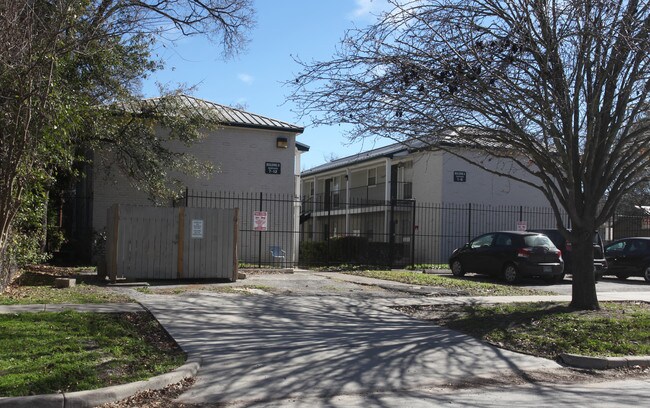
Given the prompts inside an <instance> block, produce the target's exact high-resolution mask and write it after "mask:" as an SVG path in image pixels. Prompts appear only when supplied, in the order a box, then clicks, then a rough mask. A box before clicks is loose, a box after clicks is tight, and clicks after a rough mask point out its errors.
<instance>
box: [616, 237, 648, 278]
mask: <svg viewBox="0 0 650 408" xmlns="http://www.w3.org/2000/svg"><path fill="white" fill-rule="evenodd" d="M605 258H607V272H606V273H605V274H606V275H616V277H617V278H619V279H627V278H629V277H630V276H643V278H644V279H645V280H646V282H650V238H647V237H646V238H644V237H638V238H624V239H619V240H618V241H614V242H612V243H611V244H609V245H607V246H606V247H605Z"/></svg>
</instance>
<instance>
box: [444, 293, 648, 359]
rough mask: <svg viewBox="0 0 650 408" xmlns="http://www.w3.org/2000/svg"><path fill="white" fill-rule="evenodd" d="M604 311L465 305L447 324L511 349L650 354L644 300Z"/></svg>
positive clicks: (549, 353)
mask: <svg viewBox="0 0 650 408" xmlns="http://www.w3.org/2000/svg"><path fill="white" fill-rule="evenodd" d="M601 307H602V309H601V310H600V311H590V312H585V311H577V310H575V309H571V308H569V307H567V306H566V305H563V304H558V303H524V304H522V303H514V304H505V305H492V306H487V305H486V306H465V307H464V308H463V311H462V312H463V313H461V314H457V315H452V314H450V315H451V316H454V317H452V318H451V319H446V320H445V321H444V324H445V325H446V326H448V327H451V328H453V329H456V330H460V331H464V332H466V333H470V334H472V335H474V336H477V337H479V338H482V339H485V340H488V341H490V342H493V343H496V344H500V345H503V346H504V347H506V348H508V349H512V350H515V351H521V352H525V353H530V354H535V355H539V356H543V357H547V358H555V357H557V355H558V354H560V353H573V354H581V355H590V356H629V355H650V342H648V339H649V338H650V308H649V307H648V305H647V304H645V303H630V302H620V303H614V302H603V303H601Z"/></svg>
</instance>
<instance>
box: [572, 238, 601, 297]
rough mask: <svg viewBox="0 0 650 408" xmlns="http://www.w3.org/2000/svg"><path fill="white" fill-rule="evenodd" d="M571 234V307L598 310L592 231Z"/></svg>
mask: <svg viewBox="0 0 650 408" xmlns="http://www.w3.org/2000/svg"><path fill="white" fill-rule="evenodd" d="M573 232H574V234H572V235H573V236H574V237H575V238H574V240H572V251H571V254H572V256H573V258H572V261H573V271H572V273H573V283H572V299H571V305H570V306H571V307H572V308H574V309H579V310H599V309H600V306H599V304H598V297H597V295H596V277H595V275H594V248H593V231H592V232H591V233H589V232H584V233H579V232H578V233H576V232H577V231H573Z"/></svg>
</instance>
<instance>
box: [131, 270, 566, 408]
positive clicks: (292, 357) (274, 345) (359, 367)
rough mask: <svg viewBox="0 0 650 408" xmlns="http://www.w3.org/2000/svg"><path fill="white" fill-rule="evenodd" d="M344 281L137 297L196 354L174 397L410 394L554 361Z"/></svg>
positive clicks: (546, 366) (520, 373)
mask: <svg viewBox="0 0 650 408" xmlns="http://www.w3.org/2000/svg"><path fill="white" fill-rule="evenodd" d="M299 278H300V277H299V276H297V275H294V276H293V277H292V278H291V279H299ZM278 279H281V278H278ZM305 279H307V280H310V279H311V280H313V279H317V280H318V279H322V280H324V281H326V280H327V278H326V277H322V276H321V277H317V275H308V276H305ZM244 283H245V282H244ZM321 284H323V282H321ZM339 284H342V283H340V282H338V283H337V285H339ZM348 285H351V286H349V290H359V291H361V292H364V293H367V292H368V291H367V290H364V289H359V288H358V287H356V286H358V285H355V284H353V283H348ZM340 290H342V289H341V288H340V287H337V289H336V291H334V292H333V293H331V294H328V295H327V296H322V295H321V296H313V295H305V296H296V293H295V292H292V293H291V294H290V295H274V296H255V295H253V296H250V295H249V296H247V295H229V294H211V293H196V294H184V295H180V296H167V295H140V296H139V298H140V299H139V300H140V301H141V302H142V303H143V304H144V305H145V306H146V307H148V308H149V309H150V310H151V311H152V312H153V313H154V315H155V316H156V318H157V319H158V320H159V321H160V322H161V323H162V324H163V325H164V326H165V328H166V329H167V330H168V331H169V332H170V334H171V335H172V336H173V337H174V338H175V339H176V340H177V341H178V343H179V344H180V345H181V346H182V347H183V348H184V349H185V350H186V351H187V352H189V353H190V354H192V355H198V356H200V357H201V359H202V367H201V369H200V370H199V374H198V378H197V383H196V384H195V385H194V387H192V388H191V389H190V390H189V391H188V392H187V393H185V394H183V395H181V397H180V398H179V400H180V401H182V402H187V403H209V404H212V403H217V404H219V405H221V404H233V405H239V406H252V405H257V404H260V403H262V402H263V401H264V402H266V403H269V404H273V406H285V405H296V404H297V405H296V406H299V405H301V404H299V401H303V402H305V403H307V401H310V402H309V403H308V405H309V406H312V407H313V406H334V405H338V403H337V402H336V401H337V399H339V400H340V399H341V398H343V399H345V398H350V396H357V397H354V398H361V397H359V396H368V395H379V394H378V393H387V392H388V393H389V394H390V395H391V398H392V397H394V396H395V395H399V396H400V398H404V401H407V400H408V399H409V398H418V395H420V394H421V393H422V392H426V391H427V390H431V389H433V388H435V387H439V386H448V385H449V384H452V383H461V382H465V381H474V380H476V379H478V378H504V377H506V376H517V377H525V376H526V373H527V372H531V371H536V370H553V369H559V366H558V365H557V364H556V363H555V362H553V361H549V360H545V359H541V358H536V357H531V356H526V355H522V354H517V353H513V352H509V351H505V350H502V349H498V348H495V347H492V346H489V345H487V344H484V343H481V342H479V341H476V340H474V339H473V338H471V337H468V336H465V335H463V334H461V333H458V332H455V331H452V330H448V329H445V328H441V327H438V326H435V325H432V324H431V323H427V322H422V321H418V320H415V319H411V318H410V317H407V316H405V315H402V314H400V313H398V312H395V311H393V310H392V309H389V308H387V307H385V306H383V305H386V304H390V303H391V302H390V296H391V295H390V293H392V292H391V291H385V292H384V293H383V296H381V301H380V296H378V293H376V292H375V290H374V289H373V290H372V291H371V292H372V296H342V295H341V294H340V293H338V292H339V291H340ZM337 293H338V294H337ZM396 296H402V295H396ZM362 399H364V400H368V398H367V397H363V398H362ZM371 399H372V398H371ZM314 401H317V402H314ZM377 402H378V404H379V405H383V403H380V402H379V400H377ZM362 405H364V404H362ZM371 405H372V404H371ZM390 405H392V404H390Z"/></svg>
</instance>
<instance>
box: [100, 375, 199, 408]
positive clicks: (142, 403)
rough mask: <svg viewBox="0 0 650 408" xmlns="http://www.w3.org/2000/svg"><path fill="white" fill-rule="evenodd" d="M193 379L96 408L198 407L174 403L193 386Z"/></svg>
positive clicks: (189, 378)
mask: <svg viewBox="0 0 650 408" xmlns="http://www.w3.org/2000/svg"><path fill="white" fill-rule="evenodd" d="M194 382H195V379H194V378H192V377H188V378H185V379H183V380H182V381H180V382H177V383H176V384H170V385H168V386H167V387H165V388H162V389H160V390H145V391H140V392H138V393H137V394H135V395H132V396H130V397H129V398H125V399H123V400H120V401H116V402H109V403H107V404H103V405H100V406H99V407H98V408H130V407H140V408H163V407H164V408H192V407H199V405H194V404H183V403H180V402H175V401H174V400H175V399H176V398H178V396H179V395H181V394H182V393H184V392H185V391H187V390H188V389H189V388H190V387H191V386H192V385H194Z"/></svg>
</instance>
